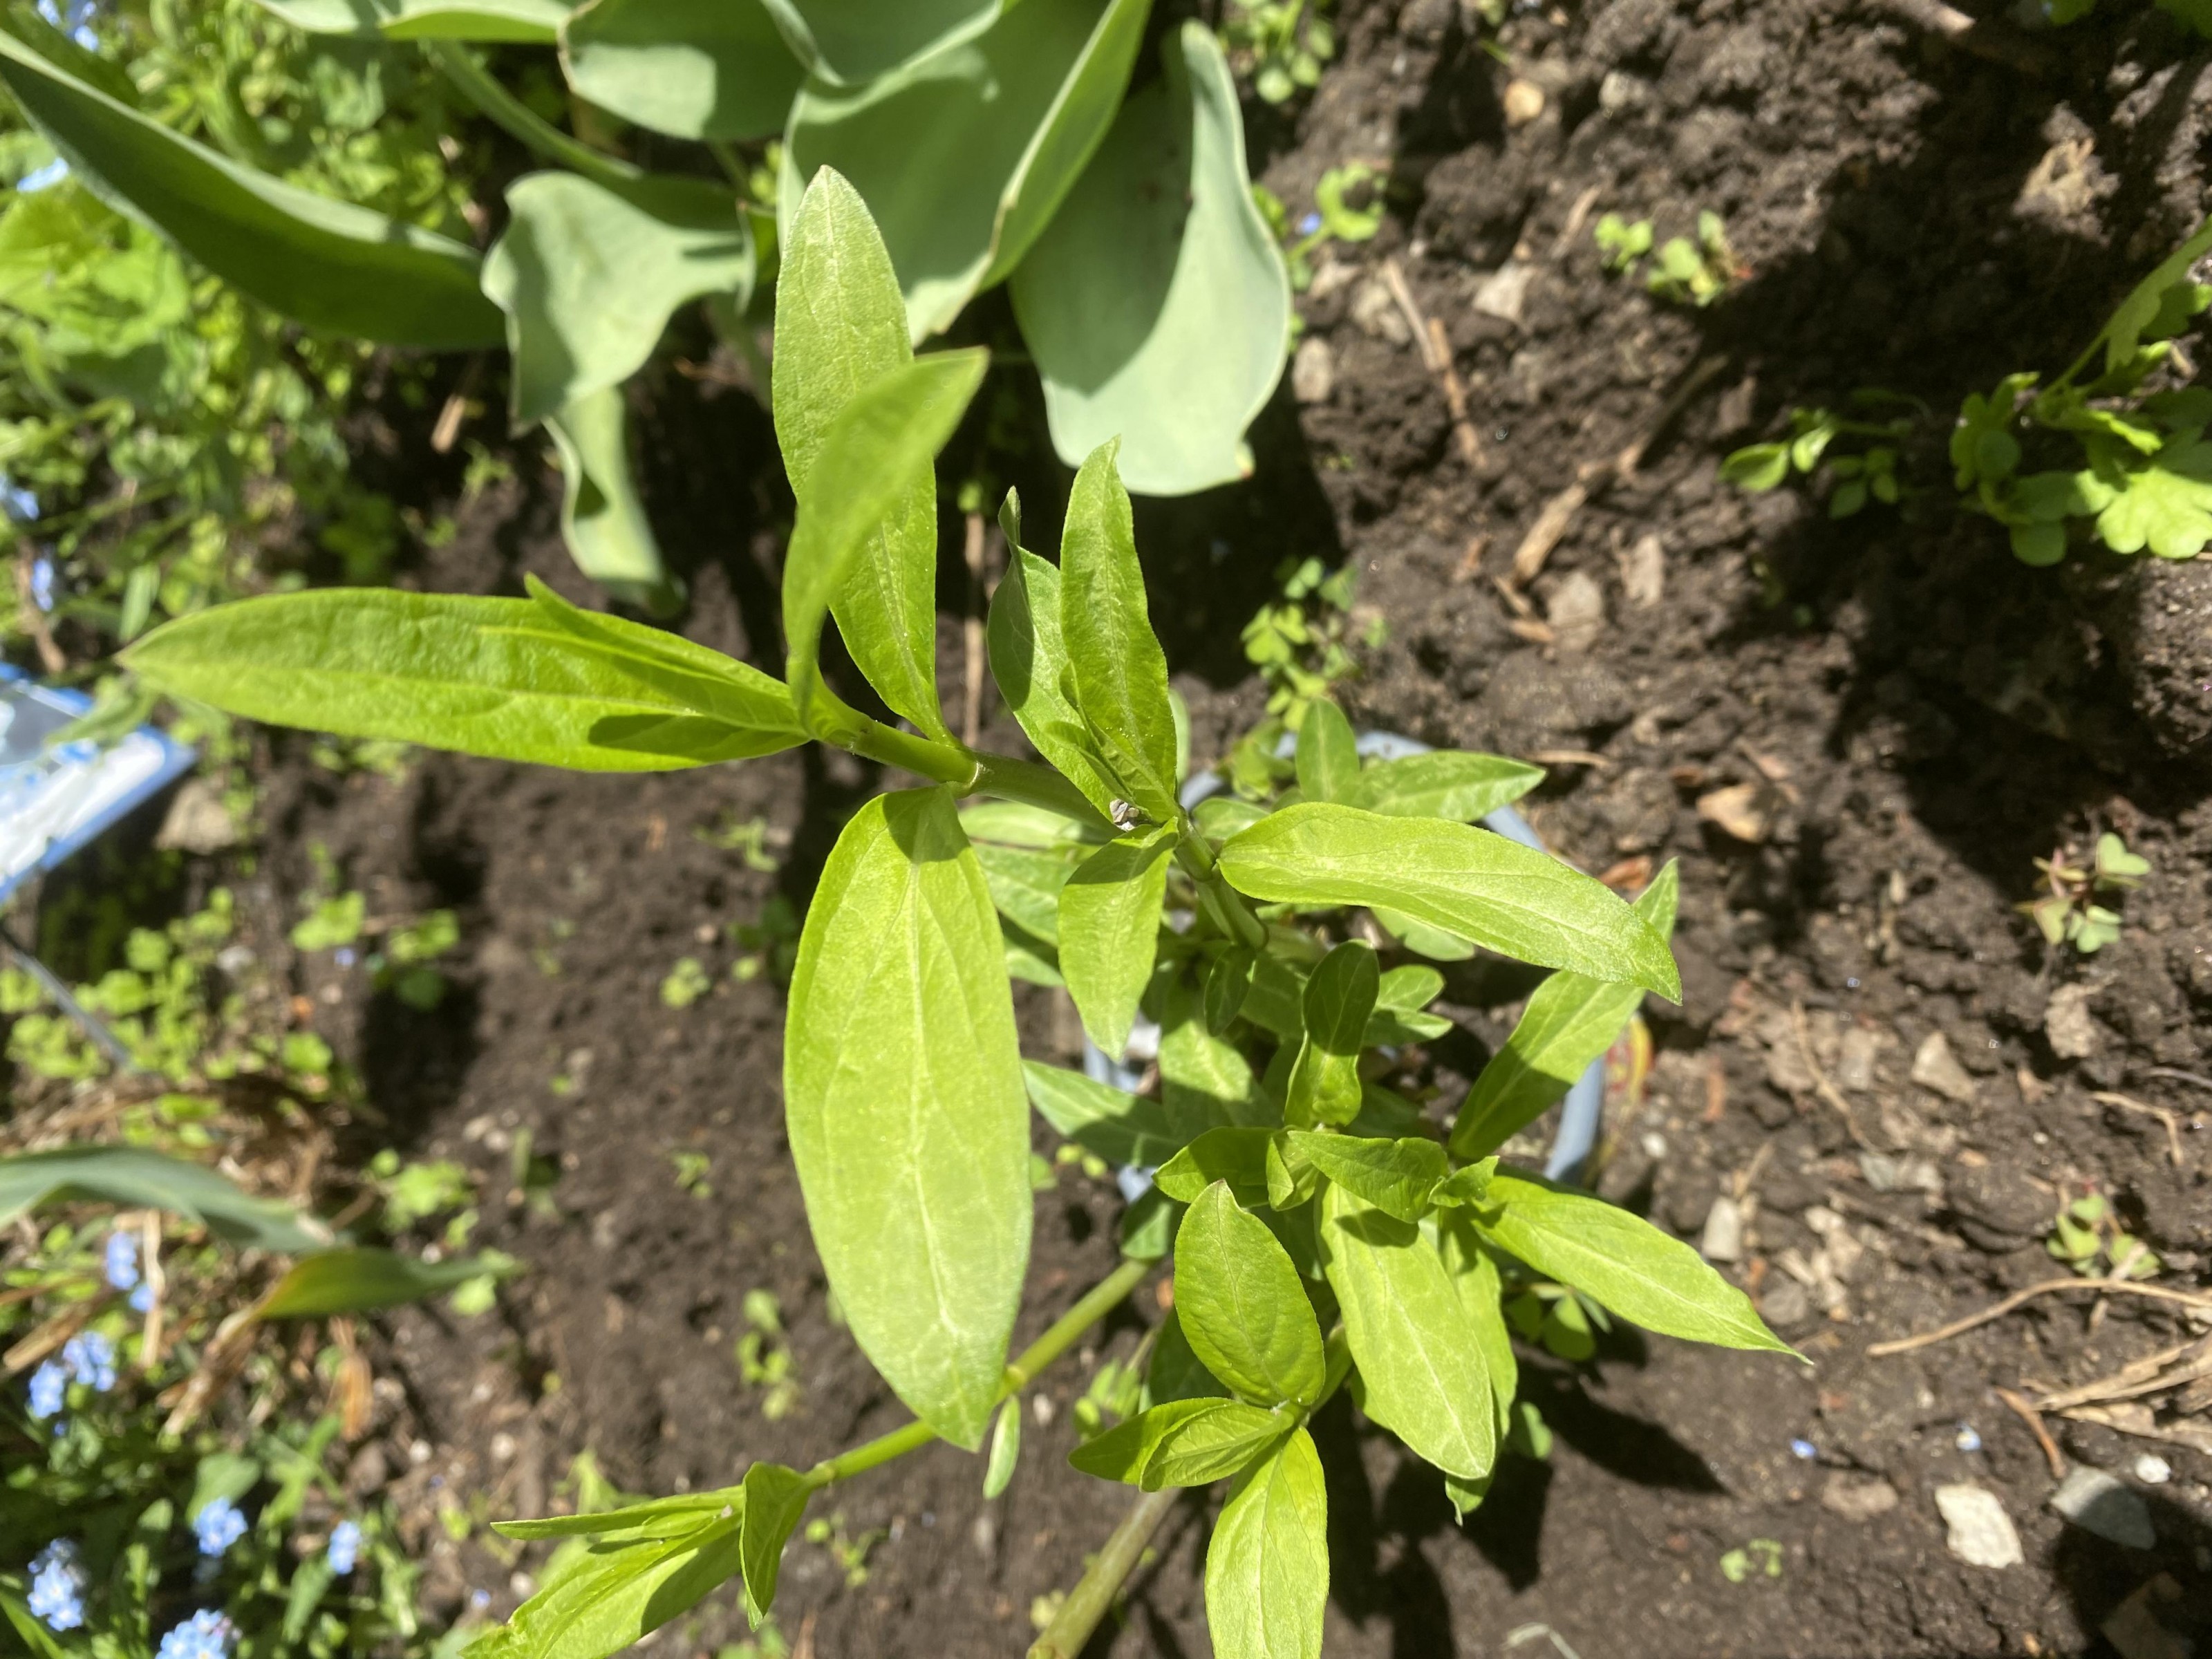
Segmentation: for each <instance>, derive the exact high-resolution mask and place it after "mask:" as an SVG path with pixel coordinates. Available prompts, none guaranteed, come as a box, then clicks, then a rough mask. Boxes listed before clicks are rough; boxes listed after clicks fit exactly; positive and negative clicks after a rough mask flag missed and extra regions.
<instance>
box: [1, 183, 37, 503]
mask: <svg viewBox="0 0 2212 1659" xmlns="http://www.w3.org/2000/svg"><path fill="white" fill-rule="evenodd" d="M45 171H46V169H45V168H43V167H41V168H40V172H41V173H43V172H45ZM22 187H23V186H22V185H16V186H15V188H16V189H17V190H21V189H22ZM0 513H6V514H7V515H8V516H9V518H10V519H12V520H15V522H16V523H17V524H29V523H31V522H32V521H33V520H36V519H37V518H38V516H39V494H38V491H36V490H34V489H24V488H23V487H22V485H21V484H14V483H9V482H8V475H7V474H6V473H4V472H0Z"/></svg>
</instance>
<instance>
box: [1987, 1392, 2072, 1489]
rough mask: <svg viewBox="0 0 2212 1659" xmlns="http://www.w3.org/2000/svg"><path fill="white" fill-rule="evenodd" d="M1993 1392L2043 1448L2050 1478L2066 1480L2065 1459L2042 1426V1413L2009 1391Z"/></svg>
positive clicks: (2049, 1433)
mask: <svg viewBox="0 0 2212 1659" xmlns="http://www.w3.org/2000/svg"><path fill="white" fill-rule="evenodd" d="M1993 1392H1994V1393H1995V1394H1996V1397H1997V1398H1998V1399H1999V1400H2002V1401H2004V1403H2005V1407H2006V1408H2007V1409H2008V1410H2009V1411H2010V1412H2011V1413H2013V1415H2014V1416H2015V1417H2017V1418H2019V1419H2020V1420H2021V1422H2023V1423H2025V1424H2027V1431H2028V1432H2029V1433H2030V1434H2032V1435H2033V1436H2034V1437H2035V1443H2036V1444H2037V1445H2039V1446H2040V1447H2042V1448H2043V1461H2044V1462H2046V1463H2048V1464H2050V1465H2051V1479H2052V1480H2064V1479H2065V1478H2066V1457H2065V1455H2064V1454H2063V1452H2061V1451H2060V1450H2059V1449H2058V1443H2057V1441H2056V1440H2053V1439H2052V1438H2051V1431H2050V1430H2048V1429H2046V1428H2045V1427H2044V1426H2043V1413H2040V1412H2039V1411H2037V1410H2036V1409H2035V1407H2033V1406H2031V1405H2029V1404H2028V1403H2027V1401H2026V1400H2025V1399H2024V1398H2022V1397H2021V1395H2017V1394H2015V1393H2014V1392H2013V1391H2012V1390H2011V1389H1996V1390H1994V1391H1993Z"/></svg>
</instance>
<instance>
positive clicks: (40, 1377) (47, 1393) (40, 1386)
mask: <svg viewBox="0 0 2212 1659" xmlns="http://www.w3.org/2000/svg"><path fill="white" fill-rule="evenodd" d="M68 1387H69V1373H68V1372H67V1371H65V1370H63V1369H62V1368H61V1366H60V1365H59V1364H57V1363H56V1362H55V1361H53V1360H51V1359H49V1360H48V1361H46V1364H43V1365H41V1366H40V1367H39V1369H38V1370H34V1371H33V1372H32V1373H31V1399H30V1409H31V1416H32V1418H33V1419H34V1420H36V1421H39V1422H44V1421H45V1420H46V1419H47V1418H49V1417H52V1415H53V1414H54V1413H57V1412H58V1411H59V1410H61V1408H62V1400H63V1393H64V1390H65V1389H67V1388H68Z"/></svg>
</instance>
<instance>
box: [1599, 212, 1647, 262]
mask: <svg viewBox="0 0 2212 1659" xmlns="http://www.w3.org/2000/svg"><path fill="white" fill-rule="evenodd" d="M1590 234H1591V236H1592V237H1594V238H1595V240H1596V242H1597V246H1598V253H1599V255H1600V258H1601V263H1602V264H1603V265H1604V267H1605V269H1606V270H1607V271H1608V272H1610V273H1611V274H1612V275H1613V276H1630V275H1632V273H1633V272H1634V271H1635V269H1636V264H1637V261H1638V260H1639V259H1641V258H1643V257H1644V255H1645V254H1647V253H1649V252H1651V222H1650V220H1649V219H1638V220H1637V221H1636V222H1634V223H1633V224H1631V223H1630V222H1628V221H1627V220H1626V219H1623V218H1622V217H1621V216H1620V215H1619V214H1618V213H1607V214H1604V215H1601V216H1600V217H1599V219H1598V222H1597V224H1596V227H1595V228H1594V229H1593V230H1592V231H1591V232H1590Z"/></svg>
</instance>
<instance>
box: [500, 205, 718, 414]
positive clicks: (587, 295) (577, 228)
mask: <svg viewBox="0 0 2212 1659" xmlns="http://www.w3.org/2000/svg"><path fill="white" fill-rule="evenodd" d="M752 286H753V238H752V228H751V226H750V222H748V221H747V220H746V218H745V216H744V214H743V213H741V212H739V211H738V204H737V201H736V199H735V198H734V197H732V195H731V194H730V192H729V191H728V190H727V189H726V187H722V186H718V185H712V184H709V183H708V182H707V181H706V180H705V179H678V178H667V177H652V176H647V177H645V178H641V179H632V180H630V181H629V183H627V184H624V185H622V186H621V187H620V188H619V189H614V188H611V187H610V186H608V185H604V184H601V183H599V182H598V181H597V180H595V179H586V178H585V177H584V176H583V175H582V174H580V173H566V172H554V173H525V174H524V175H523V176H522V177H521V178H520V179H516V180H515V181H514V182H513V184H511V185H508V186H507V228H506V229H505V230H504V231H502V232H501V233H500V238H499V240H497V241H496V242H495V243H493V244H492V247H491V252H489V253H488V254H486V255H485V256H484V267H483V291H484V292H485V293H486V294H488V295H490V296H491V298H492V299H493V300H494V301H495V302H496V303H497V304H498V306H499V308H500V309H501V311H503V312H505V313H507V349H508V350H509V352H510V353H511V354H512V355H513V359H514V366H513V371H512V374H511V377H510V380H509V390H510V392H511V398H512V410H513V418H514V424H515V425H516V426H517V427H518V428H520V427H528V426H532V425H535V424H536V423H537V422H539V421H542V420H544V419H545V418H546V416H550V415H552V414H554V413H555V412H556V411H557V410H560V409H561V408H562V407H563V406H564V405H566V404H573V403H574V402H575V401H576V400H577V399H578V398H582V397H584V396H586V394H588V393H590V392H599V391H603V390H605V388H607V387H609V386H617V385H619V384H620V383H621V382H622V381H623V380H628V379H629V377H630V376H631V375H633V374H636V373H637V371H638V370H639V369H641V368H643V367H644V366H645V362H646V360H647V358H648V357H650V356H653V347H654V346H655V345H657V344H659V341H660V337H661V334H662V332H663V331H665V329H666V328H667V326H668V319H669V318H670V316H671V315H672V314H673V313H674V312H675V310H676V308H677V307H678V306H680V305H682V304H684V302H685V301H689V300H696V299H697V298H698V297H699V296H700V295H705V294H722V295H731V296H732V298H733V302H734V303H735V304H737V305H738V306H739V307H742V306H743V305H744V303H745V301H746V299H747V298H749V297H750V295H751V293H752Z"/></svg>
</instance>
